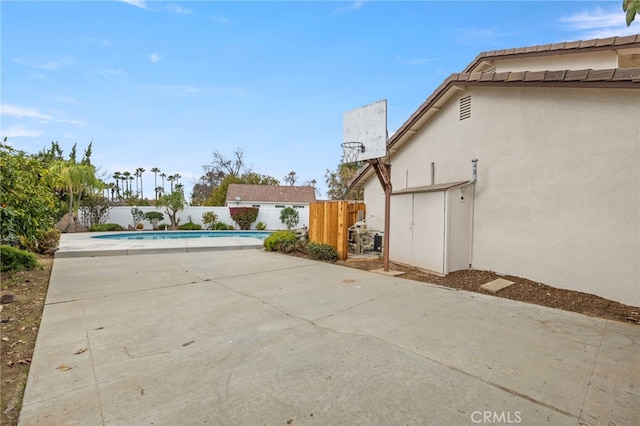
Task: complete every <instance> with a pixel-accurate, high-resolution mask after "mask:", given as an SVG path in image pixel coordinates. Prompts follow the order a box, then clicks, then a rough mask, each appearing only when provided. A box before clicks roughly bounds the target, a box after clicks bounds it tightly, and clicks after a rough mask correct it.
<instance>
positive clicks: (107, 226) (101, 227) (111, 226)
mask: <svg viewBox="0 0 640 426" xmlns="http://www.w3.org/2000/svg"><path fill="white" fill-rule="evenodd" d="M122 230H123V228H122V226H120V225H118V224H117V223H98V224H96V225H91V227H89V232H109V231H122Z"/></svg>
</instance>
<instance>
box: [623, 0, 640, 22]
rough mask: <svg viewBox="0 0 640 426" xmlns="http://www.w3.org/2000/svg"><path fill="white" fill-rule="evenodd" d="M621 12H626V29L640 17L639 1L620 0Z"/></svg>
mask: <svg viewBox="0 0 640 426" xmlns="http://www.w3.org/2000/svg"><path fill="white" fill-rule="evenodd" d="M622 10H624V11H625V12H626V21H627V27H628V26H629V25H631V23H632V22H633V21H634V20H635V19H636V15H640V0H622Z"/></svg>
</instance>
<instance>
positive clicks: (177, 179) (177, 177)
mask: <svg viewBox="0 0 640 426" xmlns="http://www.w3.org/2000/svg"><path fill="white" fill-rule="evenodd" d="M173 177H175V178H176V184H179V183H180V178H181V177H182V175H181V174H180V173H176V174H175V175H173Z"/></svg>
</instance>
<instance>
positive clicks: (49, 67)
mask: <svg viewBox="0 0 640 426" xmlns="http://www.w3.org/2000/svg"><path fill="white" fill-rule="evenodd" d="M13 62H15V63H17V64H20V65H25V66H27V67H31V68H36V69H39V70H45V71H55V70H58V69H60V68H63V67H66V66H68V65H71V61H70V60H68V59H59V60H57V61H42V62H38V61H34V60H29V59H24V58H15V59H14V60H13Z"/></svg>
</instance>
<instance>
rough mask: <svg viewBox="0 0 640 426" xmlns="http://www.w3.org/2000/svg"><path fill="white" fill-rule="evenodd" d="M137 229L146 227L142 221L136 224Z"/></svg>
mask: <svg viewBox="0 0 640 426" xmlns="http://www.w3.org/2000/svg"><path fill="white" fill-rule="evenodd" d="M136 229H144V225H143V224H142V223H138V224H136Z"/></svg>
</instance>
